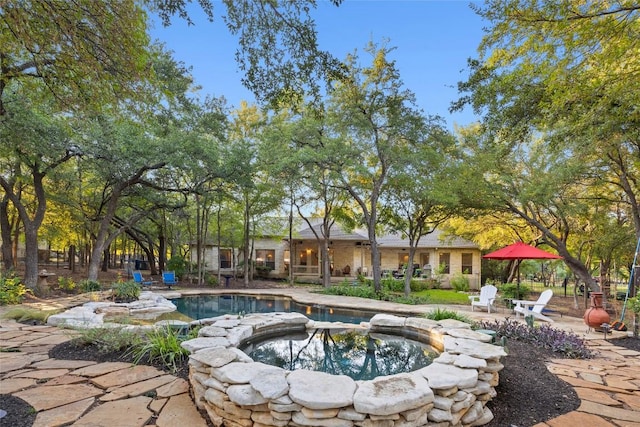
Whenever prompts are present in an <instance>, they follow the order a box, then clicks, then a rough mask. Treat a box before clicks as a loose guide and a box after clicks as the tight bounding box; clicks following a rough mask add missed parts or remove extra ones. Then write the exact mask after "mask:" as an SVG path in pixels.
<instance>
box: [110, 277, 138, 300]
mask: <svg viewBox="0 0 640 427" xmlns="http://www.w3.org/2000/svg"><path fill="white" fill-rule="evenodd" d="M140 292H141V289H140V286H139V285H138V284H137V283H136V282H134V281H132V280H130V281H127V282H120V283H116V284H115V285H114V286H113V299H115V300H116V301H117V302H131V301H135V300H137V299H138V297H139V296H140Z"/></svg>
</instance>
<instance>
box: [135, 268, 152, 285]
mask: <svg viewBox="0 0 640 427" xmlns="http://www.w3.org/2000/svg"><path fill="white" fill-rule="evenodd" d="M133 281H134V282H136V283H137V284H139V285H140V286H142V287H144V286H151V285H153V284H154V283H156V282H155V281H154V280H145V279H144V277H142V272H140V271H134V272H133Z"/></svg>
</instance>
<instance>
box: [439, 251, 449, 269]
mask: <svg viewBox="0 0 640 427" xmlns="http://www.w3.org/2000/svg"><path fill="white" fill-rule="evenodd" d="M440 270H441V273H442V274H449V273H450V272H451V254H450V253H449V252H443V253H441V254H440Z"/></svg>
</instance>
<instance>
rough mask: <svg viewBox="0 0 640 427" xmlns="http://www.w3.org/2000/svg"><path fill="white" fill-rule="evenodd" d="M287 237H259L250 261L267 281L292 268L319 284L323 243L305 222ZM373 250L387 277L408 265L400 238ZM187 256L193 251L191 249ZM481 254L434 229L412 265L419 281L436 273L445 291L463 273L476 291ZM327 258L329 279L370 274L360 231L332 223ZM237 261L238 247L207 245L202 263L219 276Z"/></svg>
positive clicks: (283, 275)
mask: <svg viewBox="0 0 640 427" xmlns="http://www.w3.org/2000/svg"><path fill="white" fill-rule="evenodd" d="M312 224H313V225H314V228H317V227H318V226H319V224H320V219H314V221H313V222H312ZM288 234H289V233H288V231H286V230H281V231H280V232H277V233H263V237H260V238H256V239H254V242H253V254H252V259H253V260H254V261H255V264H256V266H262V267H268V269H269V270H270V272H269V277H273V278H286V277H288V275H289V269H290V268H291V269H293V275H294V277H295V278H297V279H299V280H308V281H319V279H320V276H321V270H322V267H321V266H322V260H321V247H322V243H321V242H319V241H318V240H317V239H316V237H315V235H314V233H313V231H312V230H311V228H309V226H308V224H306V222H303V223H298V224H294V231H293V232H292V236H293V238H292V241H291V245H290V244H289V237H288ZM318 235H321V234H320V233H318ZM378 246H379V248H380V259H381V260H380V267H381V269H382V271H383V273H385V274H387V273H388V274H391V273H393V272H397V271H399V270H402V269H403V266H406V265H407V263H408V260H409V242H408V240H407V239H403V238H402V237H401V236H399V235H381V236H379V237H378ZM191 253H192V254H194V253H195V248H194V247H192V251H191ZM291 254H293V257H292V256H291ZM481 255H482V254H481V252H480V249H479V247H478V245H476V244H475V243H473V242H471V241H469V240H466V239H462V238H460V237H452V236H444V234H443V233H442V232H440V231H439V230H436V231H435V232H433V233H431V234H429V235H427V236H423V237H422V238H421V239H420V242H419V244H418V248H417V250H416V255H415V257H414V266H415V267H417V268H420V269H421V275H422V276H423V277H429V275H431V274H435V273H436V272H438V273H439V275H440V277H441V278H442V282H443V286H444V287H447V286H448V283H449V279H450V278H451V277H452V276H454V275H456V274H463V275H465V276H467V278H468V279H469V284H470V287H471V288H472V289H478V288H479V286H480V269H481V267H480V265H481ZM192 257H193V255H192ZM329 257H330V264H331V276H332V280H334V281H341V280H344V278H345V277H355V276H357V275H358V274H362V275H364V276H371V271H372V268H371V251H370V244H369V239H368V238H367V233H366V231H365V230H353V231H345V230H344V229H342V227H340V226H339V225H337V224H334V225H333V226H332V227H331V233H330V237H329ZM191 261H192V262H194V261H195V259H192V260H191ZM241 261H242V253H241V251H240V250H239V249H237V248H236V249H231V248H224V247H223V248H220V249H218V247H217V246H215V245H213V244H207V245H206V249H205V265H206V268H207V270H209V271H212V272H216V273H217V271H218V269H220V272H221V273H222V274H232V273H233V271H234V269H236V268H234V267H236V266H238V264H240V263H241ZM265 269H266V268H265ZM236 270H238V269H236Z"/></svg>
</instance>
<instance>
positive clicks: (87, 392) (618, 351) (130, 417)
mask: <svg viewBox="0 0 640 427" xmlns="http://www.w3.org/2000/svg"><path fill="white" fill-rule="evenodd" d="M282 293H283V294H287V293H295V294H298V293H301V292H300V291H299V290H296V291H295V292H286V291H283V292H282ZM291 296H294V295H291ZM295 296H297V297H300V298H299V299H304V297H305V296H304V295H295ZM312 297H313V299H314V300H315V303H323V302H328V301H318V300H319V299H324V298H326V297H327V296H319V295H317V294H314V295H313V296H312ZM307 298H309V297H307ZM344 300H345V298H343V301H344ZM359 301H361V300H359ZM84 302H86V298H83V297H74V298H67V299H63V300H58V301H54V302H50V303H48V304H46V305H45V304H42V306H40V307H38V308H41V309H51V308H54V307H55V308H69V307H72V306H75V305H79V304H82V303H84ZM372 304H373V305H375V304H376V303H375V302H372V303H369V304H367V305H368V307H367V308H368V309H376V308H377V309H379V310H381V311H393V307H390V306H389V305H388V304H387V305H384V304H383V303H382V302H378V304H380V305H384V306H373V305H372ZM369 305H371V307H369ZM447 308H451V309H454V310H458V311H463V312H465V314H468V315H469V316H470V317H472V318H475V319H476V320H480V319H484V320H492V319H500V320H502V319H504V318H505V313H504V312H499V313H495V314H494V313H492V314H491V315H488V314H487V313H486V312H485V313H480V312H473V313H472V312H471V311H470V310H467V308H468V307H460V306H456V307H447ZM1 311H2V310H0V312H1ZM554 320H555V321H556V322H555V323H554V325H553V326H554V327H557V328H560V329H565V330H569V331H573V332H575V333H578V335H580V336H582V337H583V338H585V339H587V341H588V343H589V345H590V346H591V347H592V348H593V349H594V350H595V351H596V352H597V357H596V358H594V359H591V360H573V359H555V360H551V361H550V362H548V363H547V367H548V369H549V370H550V371H551V372H553V373H554V374H555V375H557V376H558V377H559V378H561V379H562V380H564V381H566V382H567V383H569V384H571V385H572V386H573V387H574V389H575V390H576V393H577V394H578V396H579V397H580V399H581V404H580V407H579V408H578V409H577V410H575V411H572V412H570V413H568V414H564V415H561V416H559V417H556V418H554V419H551V420H548V421H546V422H544V423H539V424H537V425H536V426H534V427H640V353H638V352H635V351H632V350H627V349H625V348H621V347H616V346H614V345H612V344H611V343H609V342H608V341H605V340H604V339H602V338H603V334H602V333H595V332H594V331H586V332H585V330H586V327H585V326H584V324H583V323H582V319H574V318H570V317H567V316H564V317H554ZM614 336H615V337H619V336H621V335H620V333H617V334H616V335H614ZM69 339H70V335H69V332H68V331H65V330H62V329H59V328H55V327H50V326H28V325H24V324H20V323H16V322H14V321H11V320H0V348H2V349H4V350H5V351H0V394H12V395H14V396H17V397H19V398H21V399H23V400H25V401H26V402H27V403H29V404H30V405H31V406H33V408H34V409H35V410H36V411H37V415H36V420H35V423H34V426H35V427H55V426H63V425H72V426H86V427H89V426H91V427H100V426H104V427H112V426H118V427H128V426H131V427H137V426H158V427H173V426H176V427H178V426H179V427H186V426H189V427H200V426H203V427H206V426H207V423H206V421H205V420H204V419H203V418H202V416H201V415H200V413H199V412H198V411H197V409H196V406H195V404H194V403H193V401H192V399H191V397H190V395H189V385H188V383H187V382H186V381H184V380H183V379H180V378H176V377H174V376H172V375H167V374H166V373H165V372H163V371H160V370H157V369H155V368H152V367H148V366H134V365H131V364H129V363H119V362H107V363H96V362H93V361H78V360H56V359H51V358H49V356H48V351H49V349H50V348H52V347H53V346H55V345H57V344H59V343H61V342H64V341H66V340H69ZM6 349H16V350H17V351H15V352H11V351H6ZM18 350H19V351H18ZM532 398H535V396H532ZM0 421H1V420H0ZM0 424H2V423H1V422H0Z"/></svg>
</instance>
